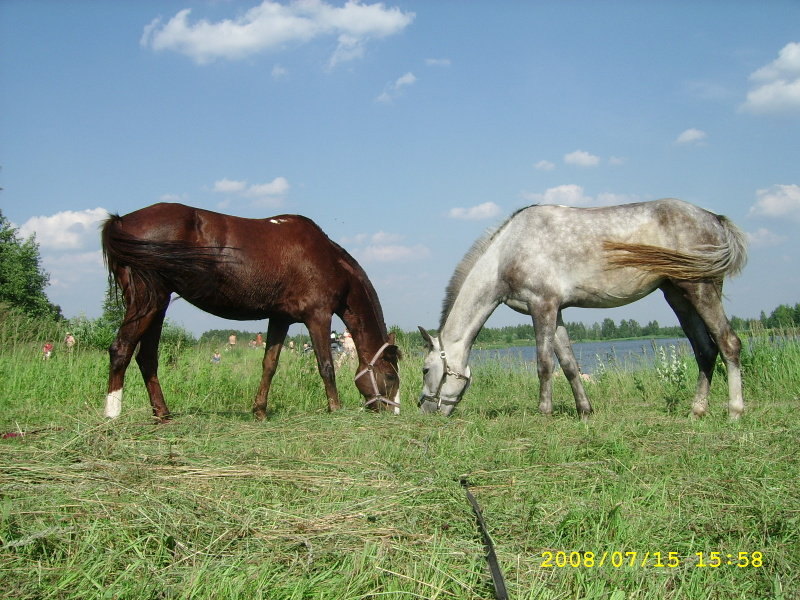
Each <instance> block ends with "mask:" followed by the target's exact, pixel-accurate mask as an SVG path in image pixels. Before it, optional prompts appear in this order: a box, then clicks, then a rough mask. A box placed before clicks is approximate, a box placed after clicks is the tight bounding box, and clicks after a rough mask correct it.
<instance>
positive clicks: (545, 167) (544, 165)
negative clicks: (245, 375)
mask: <svg viewBox="0 0 800 600" xmlns="http://www.w3.org/2000/svg"><path fill="white" fill-rule="evenodd" d="M533 168H534V169H536V170H537V171H552V170H553V169H555V168H556V166H555V164H553V163H551V162H550V161H549V160H540V161H539V162H537V163H536V164H535V165H533Z"/></svg>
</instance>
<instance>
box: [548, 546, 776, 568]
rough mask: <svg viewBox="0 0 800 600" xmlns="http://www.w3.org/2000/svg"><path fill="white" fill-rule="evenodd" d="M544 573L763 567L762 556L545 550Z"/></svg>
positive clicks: (711, 553)
mask: <svg viewBox="0 0 800 600" xmlns="http://www.w3.org/2000/svg"><path fill="white" fill-rule="evenodd" d="M541 557H542V563H541V564H540V565H539V566H540V567H541V568H543V569H549V568H565V567H570V568H579V567H585V568H588V569H592V568H597V567H606V566H610V567H613V568H621V567H655V568H668V569H674V568H677V567H680V566H682V565H683V566H689V567H697V568H712V569H713V568H718V567H738V568H740V569H743V568H746V567H755V568H759V567H762V566H763V565H764V555H763V553H761V552H758V551H756V552H736V553H731V552H717V551H713V552H695V553H694V554H693V555H690V556H686V557H684V556H681V555H680V553H678V552H636V551H627V552H625V551H620V550H615V551H610V550H606V551H604V552H602V553H600V552H578V551H573V552H563V551H557V552H553V551H550V550H545V551H543V552H542V553H541Z"/></svg>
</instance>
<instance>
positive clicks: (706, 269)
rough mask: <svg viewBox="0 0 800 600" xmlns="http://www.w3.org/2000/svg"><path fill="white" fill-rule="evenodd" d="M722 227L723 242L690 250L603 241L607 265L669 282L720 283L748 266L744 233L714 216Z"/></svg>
mask: <svg viewBox="0 0 800 600" xmlns="http://www.w3.org/2000/svg"><path fill="white" fill-rule="evenodd" d="M716 217H717V219H718V220H719V224H720V225H721V226H722V236H723V241H722V243H721V244H719V245H704V246H699V247H697V248H696V249H695V250H692V251H685V252H683V251H680V250H671V249H669V248H661V247H659V246H649V245H647V244H626V243H623V242H612V241H609V240H606V241H605V242H603V249H604V250H605V251H606V252H607V253H608V260H609V263H610V264H612V265H614V266H615V267H635V268H637V269H643V270H645V271H650V272H651V273H656V274H658V275H662V276H664V277H669V278H670V279H682V280H689V281H698V280H703V279H708V280H715V281H720V282H721V281H722V279H723V278H724V277H726V276H733V275H737V274H738V273H740V272H741V270H742V269H743V268H744V266H745V264H746V263H747V242H746V239H745V235H744V233H743V232H742V231H741V230H740V229H739V228H738V227H736V225H734V224H733V222H732V221H731V220H730V219H728V218H727V217H724V216H722V215H716Z"/></svg>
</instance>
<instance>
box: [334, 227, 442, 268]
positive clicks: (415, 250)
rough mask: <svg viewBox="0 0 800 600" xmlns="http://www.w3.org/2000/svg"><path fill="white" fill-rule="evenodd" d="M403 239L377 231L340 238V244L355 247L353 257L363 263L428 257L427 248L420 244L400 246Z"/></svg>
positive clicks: (394, 234) (408, 260)
mask: <svg viewBox="0 0 800 600" xmlns="http://www.w3.org/2000/svg"><path fill="white" fill-rule="evenodd" d="M404 237H405V236H403V235H401V234H398V233H389V232H386V231H377V232H376V233H357V234H355V235H354V236H348V237H344V238H342V240H341V242H342V245H344V246H348V245H352V246H355V248H354V250H353V255H354V256H356V257H357V258H358V260H360V261H363V262H410V261H414V260H419V259H422V258H426V257H428V256H429V255H430V251H429V250H428V248H427V247H426V246H423V245H421V244H417V245H414V246H409V245H405V244H401V243H400V242H401V241H402V240H403V239H404Z"/></svg>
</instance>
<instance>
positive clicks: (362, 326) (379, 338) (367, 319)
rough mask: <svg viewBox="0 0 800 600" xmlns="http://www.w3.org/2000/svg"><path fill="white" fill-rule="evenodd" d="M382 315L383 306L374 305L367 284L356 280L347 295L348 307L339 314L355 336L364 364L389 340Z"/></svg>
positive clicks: (359, 354)
mask: <svg viewBox="0 0 800 600" xmlns="http://www.w3.org/2000/svg"><path fill="white" fill-rule="evenodd" d="M375 302H377V296H376V298H375ZM380 315H381V308H380V306H374V305H373V300H372V299H371V298H370V294H369V293H368V291H367V286H366V284H364V283H363V282H354V283H353V285H351V286H350V294H349V295H348V297H347V308H346V310H345V311H344V312H343V313H342V314H341V315H339V316H340V317H341V318H342V321H344V324H345V325H347V329H348V331H350V335H352V336H353V342H355V345H356V352H357V354H358V358H359V361H360V362H361V363H362V364H366V363H368V362H369V361H370V360H372V357H373V356H374V355H375V353H376V352H377V351H378V350H379V349H380V347H381V346H382V345H383V344H384V343H386V341H387V340H388V336H387V334H386V324H385V323H384V322H383V321H382V320H381V316H380Z"/></svg>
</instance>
